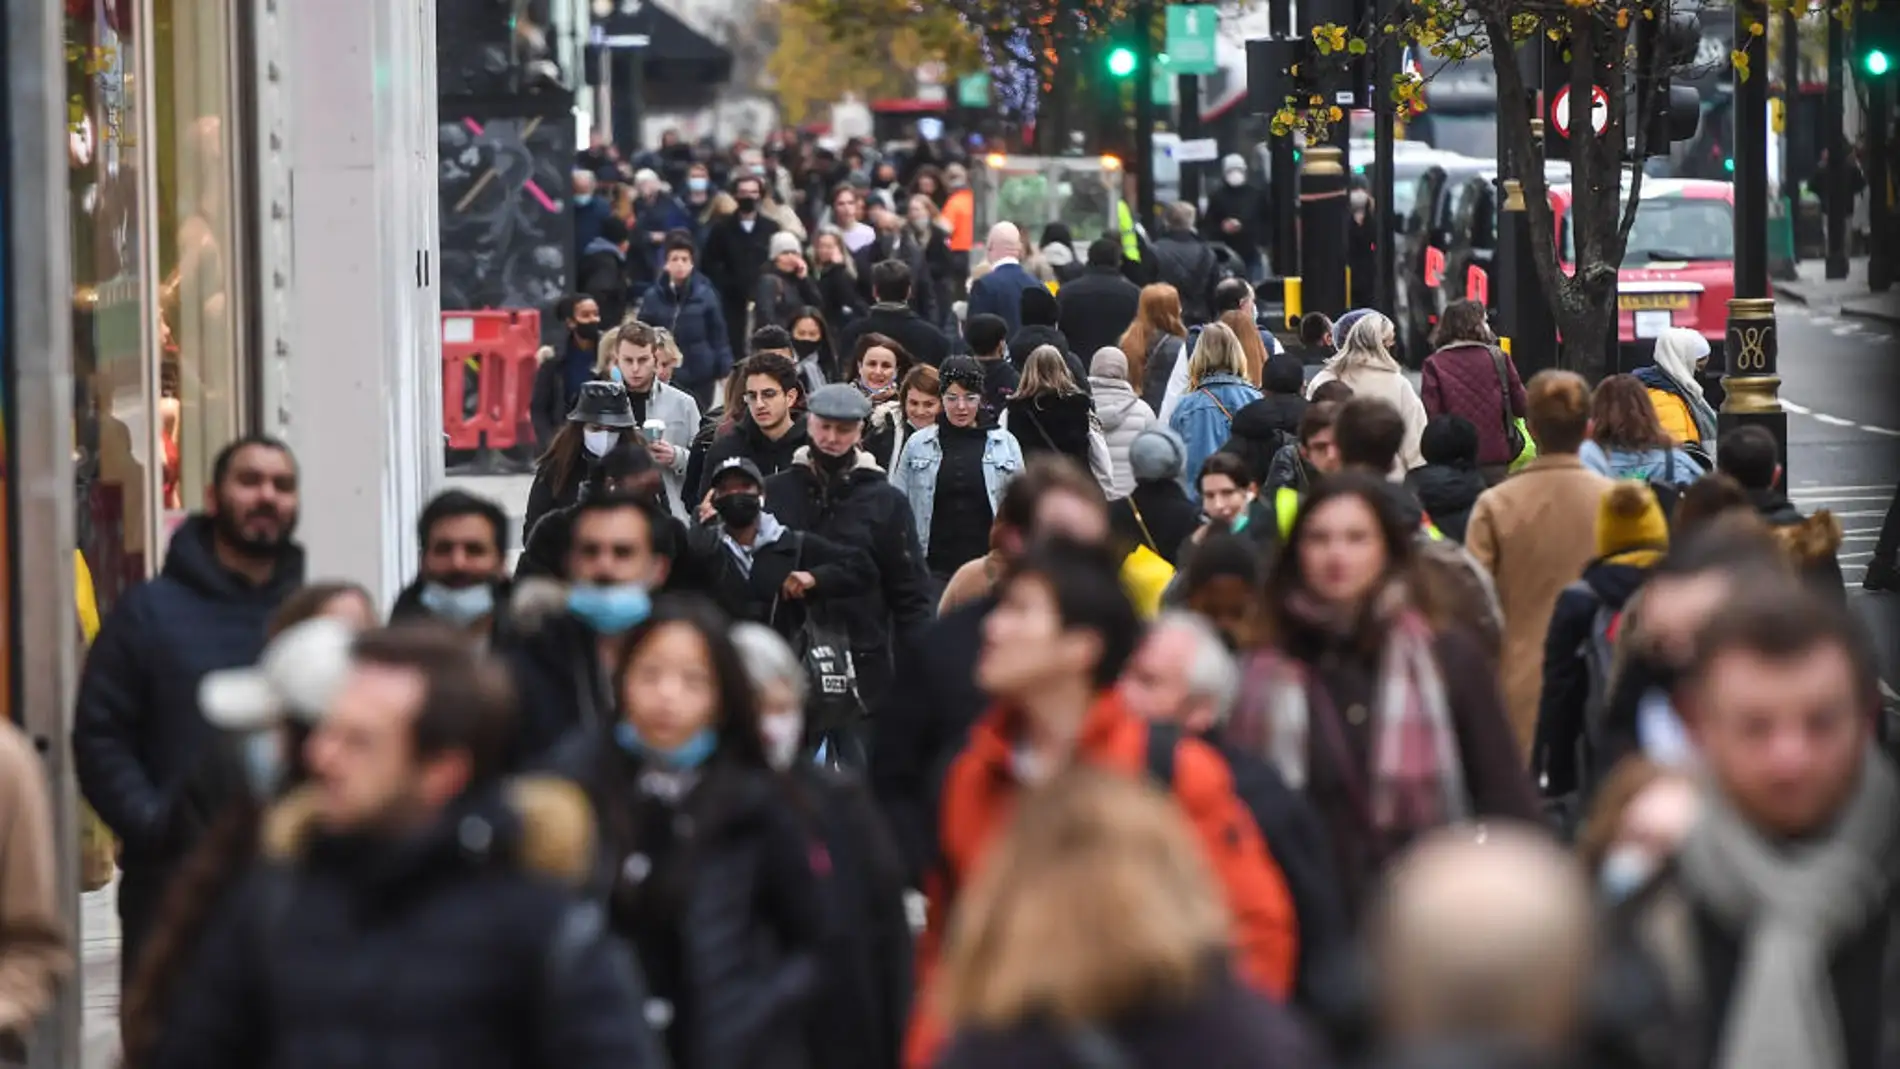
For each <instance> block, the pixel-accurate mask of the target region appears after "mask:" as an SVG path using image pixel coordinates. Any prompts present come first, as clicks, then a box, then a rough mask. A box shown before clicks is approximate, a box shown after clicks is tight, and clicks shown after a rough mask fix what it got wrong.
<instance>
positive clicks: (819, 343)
mask: <svg viewBox="0 0 1900 1069" xmlns="http://www.w3.org/2000/svg"><path fill="white" fill-rule="evenodd" d="M786 329H787V330H789V331H790V332H791V335H792V355H793V356H794V357H795V358H796V359H797V360H798V374H799V377H800V378H801V379H803V380H805V381H806V382H807V383H809V384H811V389H812V391H813V392H816V391H817V389H818V387H820V386H823V385H824V384H825V383H827V382H838V381H840V378H841V377H840V376H839V374H838V351H837V348H836V347H835V346H834V345H833V344H832V340H831V325H830V324H829V323H826V322H825V313H824V312H823V311H821V310H820V309H817V308H800V309H799V310H798V311H797V312H795V313H793V315H792V320H791V322H790V323H788V324H786ZM814 372H816V374H817V378H816V380H814V379H813V377H812V375H813V373H814Z"/></svg>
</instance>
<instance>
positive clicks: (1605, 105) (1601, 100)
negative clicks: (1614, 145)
mask: <svg viewBox="0 0 1900 1069" xmlns="http://www.w3.org/2000/svg"><path fill="white" fill-rule="evenodd" d="M1550 125H1551V128H1552V129H1554V130H1556V131H1557V132H1558V133H1559V134H1561V135H1562V136H1564V137H1569V136H1570V87H1569V86H1567V85H1566V86H1564V87H1563V88H1562V89H1559V90H1557V96H1556V98H1555V99H1553V100H1552V101H1551V102H1550ZM1609 128H1610V94H1608V93H1605V92H1604V91H1603V87H1602V86H1600V85H1593V86H1591V87H1590V130H1591V132H1593V133H1595V134H1596V135H1597V136H1599V137H1601V136H1603V131H1605V130H1608V129H1609Z"/></svg>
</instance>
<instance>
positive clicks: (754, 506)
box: [713, 494, 765, 529]
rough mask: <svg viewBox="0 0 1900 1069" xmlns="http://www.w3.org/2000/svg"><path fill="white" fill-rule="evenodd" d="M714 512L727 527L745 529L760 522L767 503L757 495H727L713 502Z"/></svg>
mask: <svg viewBox="0 0 1900 1069" xmlns="http://www.w3.org/2000/svg"><path fill="white" fill-rule="evenodd" d="M713 511H714V512H716V513H718V514H719V518H720V519H721V520H724V521H725V523H726V526H727V527H731V528H735V529H743V528H746V527H750V526H752V525H753V524H755V523H757V522H759V513H761V512H763V511H765V502H764V501H763V500H761V499H760V497H759V495H757V494H727V495H726V496H725V497H722V498H718V499H716V500H715V501H713Z"/></svg>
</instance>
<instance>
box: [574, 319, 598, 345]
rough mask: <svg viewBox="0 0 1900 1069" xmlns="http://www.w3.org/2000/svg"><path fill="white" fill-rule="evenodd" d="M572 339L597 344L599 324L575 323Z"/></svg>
mask: <svg viewBox="0 0 1900 1069" xmlns="http://www.w3.org/2000/svg"><path fill="white" fill-rule="evenodd" d="M574 337H576V338H578V339H579V340H581V341H584V342H589V343H592V342H597V341H599V340H600V324H599V323H576V324H574Z"/></svg>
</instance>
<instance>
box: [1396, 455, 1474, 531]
mask: <svg viewBox="0 0 1900 1069" xmlns="http://www.w3.org/2000/svg"><path fill="white" fill-rule="evenodd" d="M1405 485H1406V488H1407V489H1409V490H1411V491H1412V495H1413V496H1414V497H1416V498H1418V503H1419V504H1420V505H1421V506H1423V507H1424V509H1425V514H1426V515H1427V516H1430V517H1431V518H1432V523H1433V525H1435V526H1436V527H1437V528H1438V530H1439V531H1440V532H1442V533H1443V534H1444V536H1445V537H1446V538H1449V539H1451V540H1452V541H1454V542H1460V543H1462V542H1463V541H1464V540H1465V527H1466V526H1467V525H1468V524H1470V522H1471V510H1472V508H1473V507H1474V506H1476V505H1477V503H1478V495H1479V494H1482V493H1484V491H1485V482H1484V476H1483V475H1482V474H1481V473H1479V472H1478V470H1477V469H1476V468H1460V467H1455V466H1453V465H1450V464H1427V465H1425V466H1424V467H1422V468H1413V469H1412V470H1411V471H1408V472H1406V473H1405Z"/></svg>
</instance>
